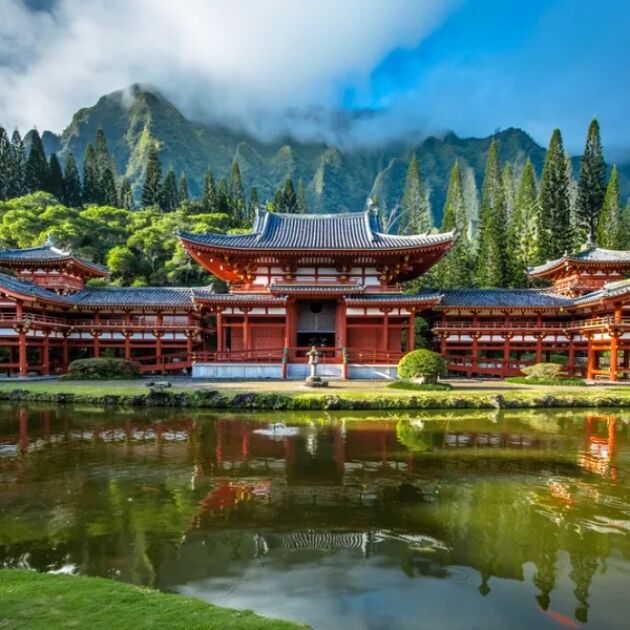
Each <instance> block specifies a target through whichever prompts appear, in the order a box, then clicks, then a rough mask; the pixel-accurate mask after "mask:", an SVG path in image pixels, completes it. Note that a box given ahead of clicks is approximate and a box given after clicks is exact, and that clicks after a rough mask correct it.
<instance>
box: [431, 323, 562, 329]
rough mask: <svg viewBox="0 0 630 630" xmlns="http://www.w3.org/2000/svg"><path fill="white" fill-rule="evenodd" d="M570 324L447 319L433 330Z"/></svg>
mask: <svg viewBox="0 0 630 630" xmlns="http://www.w3.org/2000/svg"><path fill="white" fill-rule="evenodd" d="M567 326H568V324H566V323H564V322H542V323H540V324H537V323H536V322H514V321H512V322H507V323H506V322H484V321H480V322H477V323H473V322H471V321H460V322H457V321H446V322H438V323H436V324H434V325H433V327H432V330H453V329H456V330H457V329H463V330H488V329H489V330H511V331H518V330H563V329H565V328H567Z"/></svg>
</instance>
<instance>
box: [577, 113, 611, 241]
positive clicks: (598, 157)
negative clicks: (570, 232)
mask: <svg viewBox="0 0 630 630" xmlns="http://www.w3.org/2000/svg"><path fill="white" fill-rule="evenodd" d="M605 194H606V163H605V162H604V154H603V150H602V142H601V139H600V134H599V123H598V122H597V119H596V118H593V120H592V121H591V124H590V125H589V128H588V134H587V136H586V145H585V147H584V154H583V155H582V160H581V161H580V179H579V181H578V193H577V202H576V209H575V210H576V218H577V222H578V226H579V228H580V231H581V237H582V239H581V240H582V241H583V240H584V238H585V237H587V236H588V235H589V234H590V235H591V236H595V230H596V228H597V218H598V216H599V212H600V210H601V209H602V205H603V203H604V196H605Z"/></svg>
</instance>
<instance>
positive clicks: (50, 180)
mask: <svg viewBox="0 0 630 630" xmlns="http://www.w3.org/2000/svg"><path fill="white" fill-rule="evenodd" d="M46 192H49V193H50V194H51V195H53V196H54V197H55V198H56V199H57V200H58V201H59V202H63V199H64V192H63V173H62V171H61V164H59V160H58V159H57V154H56V153H53V154H51V156H50V159H49V161H48V177H47V181H46Z"/></svg>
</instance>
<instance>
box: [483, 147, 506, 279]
mask: <svg viewBox="0 0 630 630" xmlns="http://www.w3.org/2000/svg"><path fill="white" fill-rule="evenodd" d="M506 221H507V217H506V207H505V195H504V193H503V182H502V179H501V170H500V168H499V154H498V148H497V143H496V140H492V142H491V143H490V148H489V149H488V157H487V159H486V172H485V176H484V180H483V187H482V191H481V209H480V211H479V252H478V258H477V272H476V276H477V283H478V285H479V286H480V287H504V286H507V284H508V282H509V267H508V260H507V251H506Z"/></svg>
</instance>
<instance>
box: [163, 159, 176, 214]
mask: <svg viewBox="0 0 630 630" xmlns="http://www.w3.org/2000/svg"><path fill="white" fill-rule="evenodd" d="M160 202H161V207H162V210H164V211H166V212H173V210H177V181H176V179H175V173H174V171H173V169H172V168H169V169H168V171H167V173H166V176H165V177H164V184H163V185H162V194H161V197H160Z"/></svg>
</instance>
